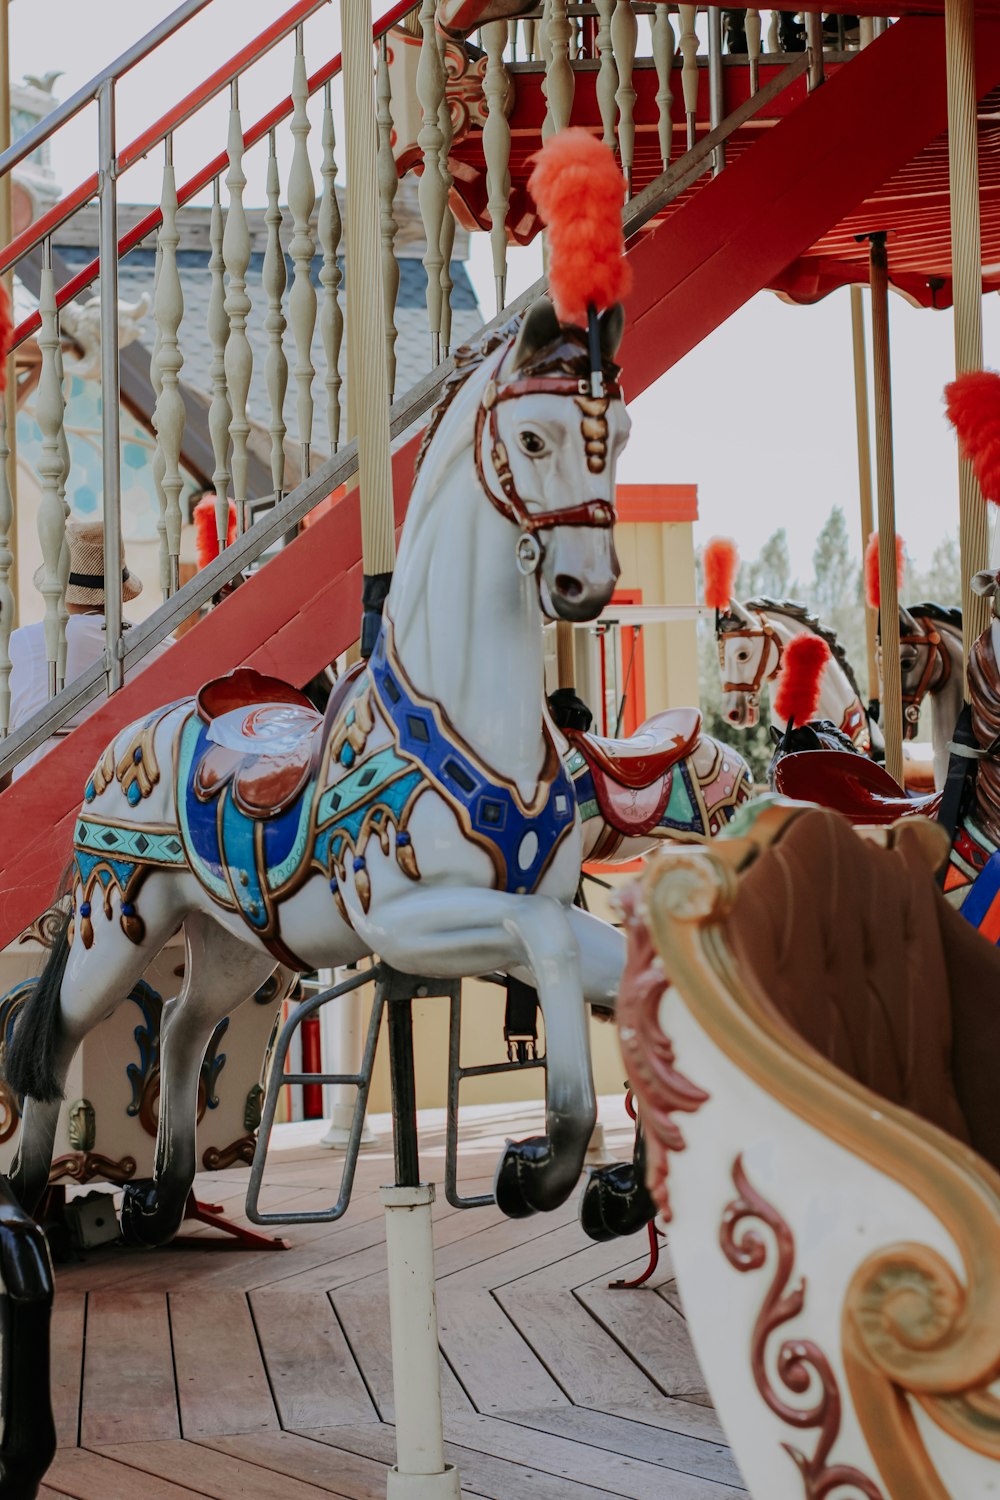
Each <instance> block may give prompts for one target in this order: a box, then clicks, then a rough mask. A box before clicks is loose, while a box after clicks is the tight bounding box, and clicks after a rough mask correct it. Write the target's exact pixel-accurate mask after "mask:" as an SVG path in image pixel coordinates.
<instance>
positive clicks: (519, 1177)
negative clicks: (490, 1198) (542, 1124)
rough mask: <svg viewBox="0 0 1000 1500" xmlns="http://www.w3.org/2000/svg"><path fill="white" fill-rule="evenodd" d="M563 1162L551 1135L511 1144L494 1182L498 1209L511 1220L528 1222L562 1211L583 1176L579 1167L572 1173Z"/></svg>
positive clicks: (508, 1144)
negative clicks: (539, 1215) (545, 1214)
mask: <svg viewBox="0 0 1000 1500" xmlns="http://www.w3.org/2000/svg"><path fill="white" fill-rule="evenodd" d="M561 1162H562V1154H561V1153H560V1154H559V1157H558V1161H557V1157H556V1153H554V1152H553V1150H552V1143H551V1141H550V1140H549V1138H548V1136H545V1135H536V1136H532V1137H531V1138H530V1139H529V1140H526V1141H508V1142H507V1146H506V1148H505V1150H504V1154H503V1156H502V1157H501V1158H500V1164H499V1166H498V1167H497V1171H496V1177H495V1179H494V1183H493V1191H494V1194H495V1196H496V1200H497V1207H498V1208H499V1209H500V1210H501V1212H502V1213H505V1214H506V1215H507V1217H508V1218H509V1219H526V1218H528V1216H529V1215H530V1214H535V1213H548V1212H549V1211H550V1210H551V1209H553V1208H558V1207H559V1206H560V1204H562V1203H565V1202H566V1199H567V1198H568V1197H569V1195H570V1193H571V1192H572V1191H573V1187H574V1185H575V1183H576V1181H577V1178H578V1177H579V1175H580V1174H579V1167H577V1170H576V1171H575V1172H573V1173H572V1174H571V1173H569V1172H568V1171H567V1170H565V1169H563V1168H562V1167H561V1166H560V1163H561Z"/></svg>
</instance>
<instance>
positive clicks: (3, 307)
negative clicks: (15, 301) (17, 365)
mask: <svg viewBox="0 0 1000 1500" xmlns="http://www.w3.org/2000/svg"><path fill="white" fill-rule="evenodd" d="M13 334H14V320H13V318H12V317H11V311H10V298H9V297H8V295H7V288H6V287H5V286H4V284H3V282H0V395H2V394H3V392H4V391H5V390H6V389H7V355H8V354H9V353H10V341H11V339H12V337H13Z"/></svg>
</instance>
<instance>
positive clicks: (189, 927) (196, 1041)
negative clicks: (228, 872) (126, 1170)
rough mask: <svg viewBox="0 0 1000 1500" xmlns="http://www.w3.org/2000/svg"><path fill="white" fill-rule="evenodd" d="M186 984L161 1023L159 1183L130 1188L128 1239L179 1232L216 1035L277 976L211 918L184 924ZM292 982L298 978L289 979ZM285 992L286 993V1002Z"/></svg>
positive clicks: (199, 916)
mask: <svg viewBox="0 0 1000 1500" xmlns="http://www.w3.org/2000/svg"><path fill="white" fill-rule="evenodd" d="M184 943H185V963H184V982H183V984H182V986H181V990H180V993H179V995H178V996H177V998H176V999H175V1000H171V1001H168V1003H167V1004H166V1005H165V1006H164V1008H163V1016H162V1019H161V1023H160V1112H159V1119H158V1121H157V1131H156V1156H155V1161H154V1166H153V1176H152V1178H146V1179H144V1180H141V1181H135V1182H130V1183H127V1184H126V1186H125V1189H124V1196H123V1200H122V1210H121V1231H122V1237H123V1239H124V1240H125V1241H126V1242H127V1243H129V1244H132V1245H145V1246H153V1245H162V1244H164V1243H165V1242H166V1241H167V1240H169V1239H172V1237H173V1236H174V1235H175V1234H176V1233H177V1230H178V1229H179V1228H180V1224H181V1221H182V1219H183V1218H184V1210H185V1207H186V1206H187V1201H188V1197H189V1195H190V1192H191V1186H192V1183H193V1182H194V1178H195V1172H196V1171H197V1165H198V1164H197V1153H196V1135H197V1116H198V1088H199V1083H200V1079H201V1068H202V1063H203V1061H204V1058H205V1049H206V1047H207V1046H208V1043H209V1040H210V1039H211V1036H212V1033H213V1031H214V1030H215V1028H216V1026H218V1024H219V1022H220V1021H221V1020H222V1019H223V1017H225V1016H227V1015H229V1013H230V1012H231V1011H233V1010H235V1009H236V1007H237V1006H238V1005H240V1004H241V1003H242V1002H243V1001H244V1000H246V999H248V998H249V997H250V996H251V995H252V994H253V993H254V991H255V990H257V989H259V988H260V986H261V985H262V984H263V983H264V981H265V980H266V979H267V978H268V977H269V976H270V975H271V974H272V973H273V972H274V969H275V962H274V959H273V958H271V957H270V956H269V955H268V954H266V953H261V952H260V951H259V950H258V949H257V948H255V947H253V946H251V945H250V944H249V943H247V942H245V941H244V940H243V939H242V938H238V937H235V936H234V935H233V934H231V933H229V932H228V931H226V929H225V928H223V927H220V926H219V925H218V923H216V922H215V921H214V920H213V919H212V918H211V917H210V916H209V915H208V914H207V913H205V912H193V913H192V914H191V915H190V916H189V917H187V919H186V920H185V923H184ZM289 979H291V976H289ZM284 993H285V991H284V990H281V991H279V996H278V998H279V999H280V998H281V996H282V995H283V994H284Z"/></svg>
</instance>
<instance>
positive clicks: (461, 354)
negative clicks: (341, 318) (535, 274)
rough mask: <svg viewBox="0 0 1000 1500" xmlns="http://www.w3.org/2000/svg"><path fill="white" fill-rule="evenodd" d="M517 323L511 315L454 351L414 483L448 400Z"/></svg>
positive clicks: (420, 452)
mask: <svg viewBox="0 0 1000 1500" xmlns="http://www.w3.org/2000/svg"><path fill="white" fill-rule="evenodd" d="M520 323H521V319H520V318H512V319H511V320H510V321H509V322H508V323H505V324H504V325H503V327H502V328H494V329H493V330H492V331H491V332H489V333H485V334H484V335H483V337H482V338H481V339H480V340H479V341H478V343H475V344H463V345H462V346H461V348H459V349H456V350H455V354H454V359H455V368H454V370H452V372H451V374H450V375H449V376H448V377H447V379H446V380H445V382H444V389H443V390H442V392H441V394H440V396H439V397H438V399H437V402H436V404H435V406H434V408H433V410H432V411H431V415H430V420H429V421H428V423H427V426H426V427H425V428H424V435H423V437H422V438H421V440H420V447H419V449H418V451H417V457H416V461H415V463H414V465H413V479H414V482H416V479H417V476H418V475H419V473H420V466H421V464H422V463H423V461H424V459H425V458H426V456H427V450H428V448H429V447H430V446H431V443H433V441H434V439H435V438H436V437H437V434H438V428H439V427H440V426H441V423H442V422H443V421H444V419H445V416H446V415H447V413H448V409H449V407H450V406H451V403H452V402H453V401H454V399H455V397H456V396H457V395H458V393H459V391H460V390H461V389H462V387H463V385H464V384H465V382H466V381H467V380H468V379H469V376H470V375H472V373H473V371H475V370H478V368H479V366H480V365H481V364H482V362H483V360H484V359H488V358H489V357H490V355H491V354H492V353H493V352H494V350H496V349H499V348H500V345H501V344H504V343H506V342H507V341H508V340H509V339H512V338H513V337H514V335H515V333H516V332H517V330H518V328H519V327H520Z"/></svg>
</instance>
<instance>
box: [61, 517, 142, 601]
mask: <svg viewBox="0 0 1000 1500" xmlns="http://www.w3.org/2000/svg"><path fill="white" fill-rule="evenodd" d="M66 540H67V542H68V543H69V582H68V583H67V585H66V603H67V604H103V603H104V527H103V525H102V524H101V522H100V521H67V522H66ZM121 557H122V600H123V601H124V602H125V603H126V604H127V603H128V601H129V600H130V599H134V598H135V597H136V595H137V594H141V593H142V582H141V580H140V579H138V578H135V577H134V576H133V575H132V574H131V573H130V572H129V570H128V568H127V567H126V566H125V546H124V543H123V544H122V549H121ZM44 577H45V569H44V567H42V568H39V569H38V572H37V573H36V574H35V587H36V588H41V586H42V579H43V578H44Z"/></svg>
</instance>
